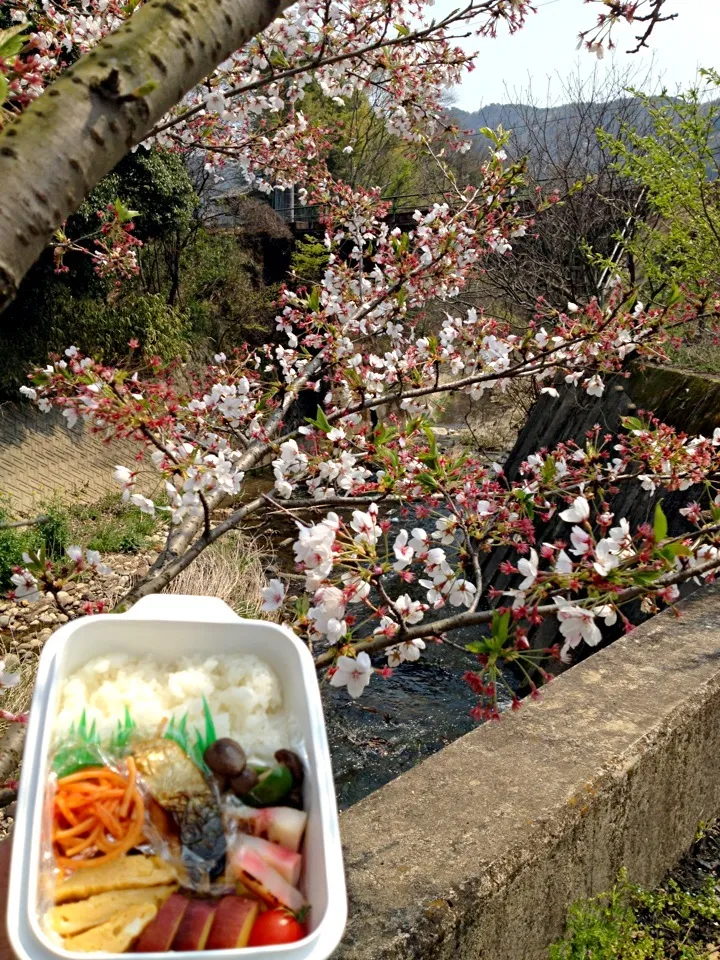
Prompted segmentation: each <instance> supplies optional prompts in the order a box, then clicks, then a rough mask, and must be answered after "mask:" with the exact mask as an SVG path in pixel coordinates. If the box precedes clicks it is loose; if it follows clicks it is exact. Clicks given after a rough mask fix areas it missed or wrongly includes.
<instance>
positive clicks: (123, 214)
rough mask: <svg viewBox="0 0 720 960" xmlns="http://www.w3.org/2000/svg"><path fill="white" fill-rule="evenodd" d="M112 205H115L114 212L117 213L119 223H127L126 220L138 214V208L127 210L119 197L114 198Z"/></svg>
mask: <svg viewBox="0 0 720 960" xmlns="http://www.w3.org/2000/svg"><path fill="white" fill-rule="evenodd" d="M113 206H114V207H115V213H117V215H118V220H119V221H120V222H121V223H127V222H128V220H132V219H133V218H134V217H139V216H140V212H139V211H138V210H129V209H128V208H127V207H126V206H125V204H124V203H123V202H122V200H120V198H119V197H118V198H116V200H115V203H114V204H113Z"/></svg>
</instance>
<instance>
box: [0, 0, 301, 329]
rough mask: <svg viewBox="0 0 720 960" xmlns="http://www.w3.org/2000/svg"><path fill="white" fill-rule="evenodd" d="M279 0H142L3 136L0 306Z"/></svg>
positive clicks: (0, 158) (264, 21) (267, 18)
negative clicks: (57, 236) (105, 180)
mask: <svg viewBox="0 0 720 960" xmlns="http://www.w3.org/2000/svg"><path fill="white" fill-rule="evenodd" d="M284 2H286V0H217V2H215V3H213V4H212V5H211V6H205V5H203V6H199V5H198V4H196V3H195V0H173V2H172V3H169V2H167V0H148V2H147V3H144V4H142V5H141V6H139V7H138V8H137V9H136V10H135V12H134V13H133V15H132V17H130V18H129V19H128V20H127V21H126V22H125V23H124V24H123V25H122V27H120V29H118V30H116V31H115V32H114V33H112V34H110V35H109V36H107V37H106V38H105V39H103V40H101V41H100V43H98V44H97V46H96V47H95V48H94V50H93V51H92V52H91V53H89V54H87V55H86V56H84V57H82V58H81V59H80V60H78V61H77V63H75V64H74V65H73V67H72V68H71V69H70V70H67V71H66V72H65V73H63V74H62V75H61V76H60V77H59V78H58V79H57V80H56V81H55V83H54V84H52V86H51V87H50V88H48V90H46V91H45V93H43V94H41V95H40V96H39V97H37V99H36V100H34V101H33V103H32V104H31V105H30V106H29V107H28V108H27V109H26V110H25V111H24V113H23V116H22V120H21V121H20V122H19V123H18V122H16V123H11V124H8V125H6V127H5V128H4V129H3V130H2V131H1V132H0V182H1V183H2V185H3V192H4V195H5V196H7V197H12V198H13V203H3V204H2V205H0V310H2V309H3V308H4V307H5V306H6V305H7V304H8V303H9V302H10V300H12V298H13V297H14V296H15V291H16V290H17V288H18V286H19V284H20V281H21V280H22V278H23V276H24V275H25V273H26V272H27V270H28V269H29V268H30V267H31V266H32V264H33V263H34V262H35V260H36V259H37V257H38V256H39V255H40V253H41V252H42V251H43V249H44V248H45V246H46V245H47V243H48V241H49V240H50V238H51V237H52V234H53V232H54V230H56V229H57V228H58V227H60V226H61V224H62V223H63V222H64V221H65V220H66V219H67V217H68V215H69V214H71V213H72V212H73V211H74V210H75V209H76V208H77V207H78V206H79V204H80V203H81V201H82V200H83V199H84V197H85V196H87V194H88V193H89V192H90V191H91V190H92V188H93V187H94V186H95V185H96V184H97V183H98V182H99V181H100V180H101V179H102V177H104V176H105V175H106V174H107V173H109V172H110V171H111V170H112V169H113V167H115V166H116V164H117V163H118V162H119V161H120V160H121V159H122V157H123V156H124V155H125V154H126V153H127V151H128V149H129V148H130V147H131V146H132V145H133V144H135V143H139V142H140V141H141V140H142V139H144V137H145V136H146V135H147V133H148V131H149V130H150V129H151V128H152V125H153V124H154V123H155V122H157V121H158V120H159V119H160V118H161V117H162V116H164V114H166V113H167V111H168V110H169V109H170V108H171V107H172V106H174V105H175V103H177V101H178V99H180V98H181V97H182V96H183V95H184V94H185V93H186V92H187V91H188V90H190V89H192V87H194V86H195V84H196V83H198V82H199V81H200V80H202V78H203V77H204V76H206V75H207V74H208V73H209V72H210V71H211V70H212V69H213V68H214V67H215V66H217V64H219V63H222V61H223V60H225V59H226V58H227V57H228V56H229V55H230V54H231V53H232V51H234V50H237V49H238V48H239V47H241V46H243V44H245V43H246V42H247V41H248V40H249V39H250V38H251V37H252V36H254V35H255V34H256V33H259V32H260V31H261V30H263V29H264V28H265V27H266V26H267V25H268V24H269V23H271V22H272V20H273V19H274V18H275V17H276V16H277V15H278V13H280V12H281V11H282V10H283V9H284V7H283V3H284Z"/></svg>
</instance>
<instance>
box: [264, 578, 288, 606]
mask: <svg viewBox="0 0 720 960" xmlns="http://www.w3.org/2000/svg"><path fill="white" fill-rule="evenodd" d="M260 594H261V595H262V598H263V602H262V605H261V607H260V609H261V610H262V611H263V613H274V612H275V610H279V609H280V607H281V606H282V605H283V602H284V600H285V585H284V584H283V583H282V581H281V580H278V579H276V578H273V579H272V580H270V581H268V585H267V586H266V587H263V588H262V590H261V591H260Z"/></svg>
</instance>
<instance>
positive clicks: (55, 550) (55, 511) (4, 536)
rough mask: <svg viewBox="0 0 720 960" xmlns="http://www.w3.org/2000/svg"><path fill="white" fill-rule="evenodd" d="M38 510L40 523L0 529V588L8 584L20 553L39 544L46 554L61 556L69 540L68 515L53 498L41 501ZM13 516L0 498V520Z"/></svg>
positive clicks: (20, 559)
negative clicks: (40, 515)
mask: <svg viewBox="0 0 720 960" xmlns="http://www.w3.org/2000/svg"><path fill="white" fill-rule="evenodd" d="M38 513H40V514H42V515H44V516H45V518H46V519H45V520H43V521H42V523H38V524H35V525H33V526H30V527H11V528H9V529H0V590H7V589H9V588H10V587H11V586H12V583H11V580H10V577H11V576H12V572H13V568H14V567H17V566H19V565H20V564H21V563H22V555H23V553H27V552H28V551H31V550H32V551H38V550H40V549H41V548H42V547H43V546H44V547H45V550H46V552H47V555H48V557H51V558H53V559H55V558H58V557H61V556H62V554H63V553H64V552H65V548H66V547H67V545H68V543H69V533H70V528H69V525H68V514H67V511H66V510H65V509H64V508H63V507H62V505H61V504H60V503H59V502H57V501H52V502H50V503H45V504H41V506H40V507H39V508H38ZM14 519H15V517H14V516H13V514H12V512H11V510H10V504H9V501H8V500H1V501H0V523H7V522H13V520H14Z"/></svg>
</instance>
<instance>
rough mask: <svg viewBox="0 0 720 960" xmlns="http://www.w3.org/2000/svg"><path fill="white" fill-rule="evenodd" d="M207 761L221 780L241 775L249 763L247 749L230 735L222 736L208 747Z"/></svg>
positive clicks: (205, 758)
mask: <svg viewBox="0 0 720 960" xmlns="http://www.w3.org/2000/svg"><path fill="white" fill-rule="evenodd" d="M203 759H204V760H205V763H206V764H207V765H208V767H210V769H211V770H212V772H213V773H214V774H215V776H216V777H218V778H219V779H220V780H230V779H232V778H233V777H239V776H240V774H241V773H242V772H243V771H244V770H245V767H246V765H247V757H246V756H245V751H244V750H243V748H242V747H241V746H240V744H239V743H236V742H235V740H231V739H230V737H221V738H220V739H219V740H216V741H215V742H214V743H211V744H210V746H209V747H208V748H207V749H206V751H205V753H204V754H203Z"/></svg>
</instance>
